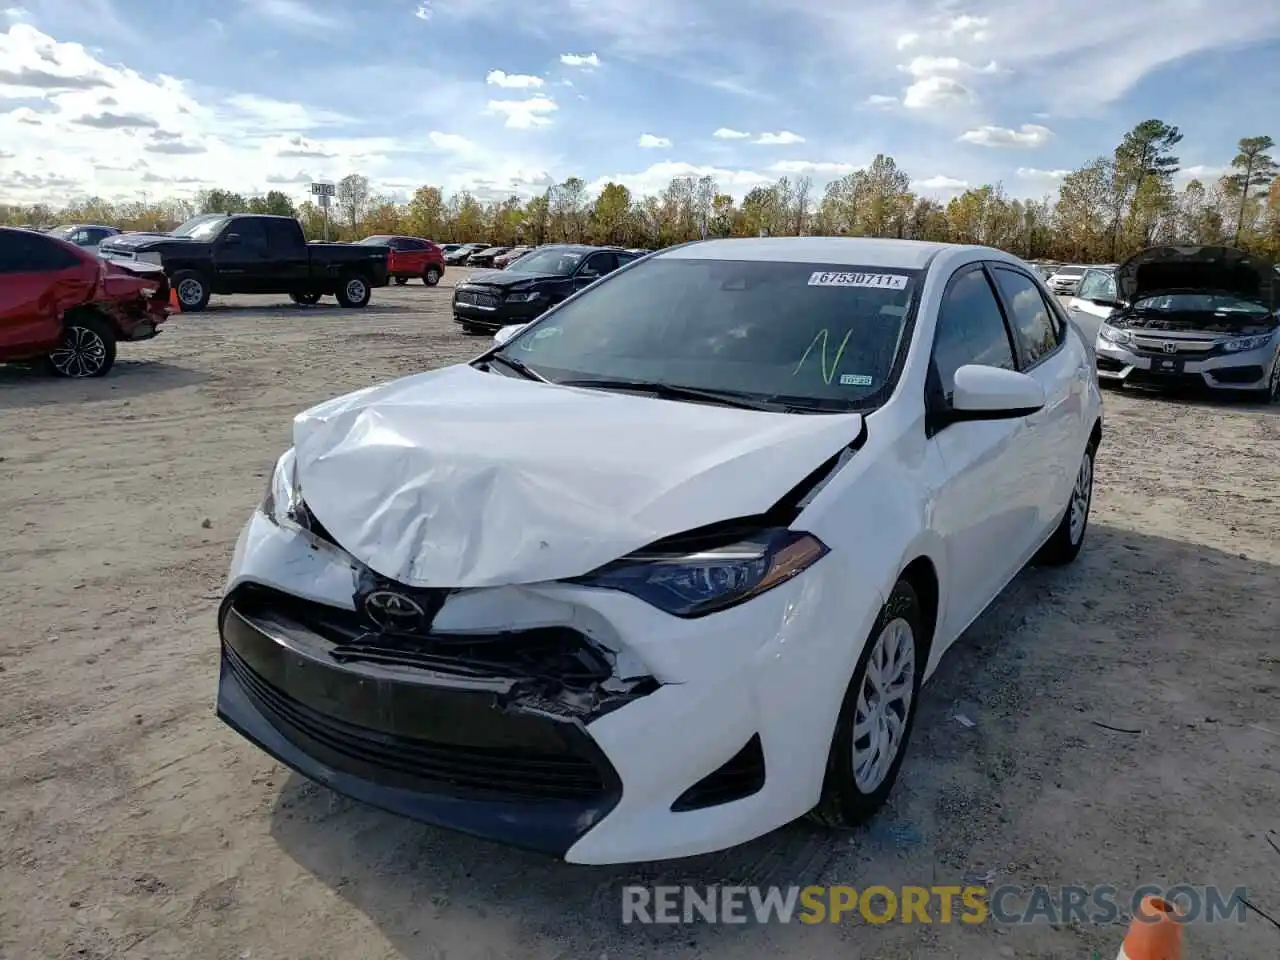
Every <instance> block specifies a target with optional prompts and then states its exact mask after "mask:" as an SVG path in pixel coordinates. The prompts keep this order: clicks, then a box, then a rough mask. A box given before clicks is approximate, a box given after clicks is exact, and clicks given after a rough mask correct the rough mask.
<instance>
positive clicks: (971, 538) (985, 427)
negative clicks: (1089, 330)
mask: <svg viewBox="0 0 1280 960" xmlns="http://www.w3.org/2000/svg"><path fill="white" fill-rule="evenodd" d="M966 364H983V365H987V366H993V367H1001V368H1003V369H1006V370H1016V369H1018V365H1019V364H1018V353H1017V347H1016V344H1015V341H1014V337H1013V331H1012V330H1011V328H1010V326H1009V324H1008V322H1007V320H1006V318H1005V314H1004V309H1003V307H1002V306H1001V303H1000V300H999V298H998V296H997V294H996V291H995V289H994V288H993V286H992V283H991V279H990V277H989V276H988V274H987V272H986V270H984V269H983V266H982V264H980V263H973V264H968V265H966V266H964V267H961V268H960V269H959V270H958V271H957V272H956V273H955V275H954V276H953V277H952V278H951V280H950V281H949V282H948V284H947V288H946V291H945V292H944V294H943V298H942V305H941V307H940V309H939V313H938V326H937V330H936V333H935V338H934V344H933V357H932V362H931V365H930V371H929V386H928V396H927V397H926V408H927V409H929V410H939V411H945V410H946V409H947V408H948V407H949V406H950V403H951V397H952V394H953V392H954V388H955V373H956V371H957V370H958V369H960V367H962V366H965V365H966ZM926 432H927V433H928V440H927V442H928V443H931V444H932V445H933V446H934V447H935V453H936V454H937V456H936V457H935V458H932V459H934V460H935V461H936V462H937V463H938V464H940V468H939V469H938V472H937V474H936V476H935V477H934V478H933V480H932V482H931V484H930V486H931V488H932V489H931V490H930V494H931V498H932V501H933V502H932V512H933V522H934V526H935V529H937V530H938V532H939V534H940V536H941V537H942V539H943V542H944V544H945V549H946V554H947V567H948V569H949V570H950V571H951V574H950V577H949V581H948V584H947V588H946V589H947V596H948V597H949V598H950V599H949V601H948V602H947V603H946V604H944V608H945V609H947V610H950V611H951V613H950V618H951V619H950V621H949V622H948V623H947V624H946V625H945V626H941V625H940V628H939V631H938V632H939V635H940V636H948V637H949V636H955V635H957V634H958V633H959V632H960V631H961V630H963V629H964V628H965V627H966V626H968V625H969V623H970V622H972V620H973V619H974V618H975V617H976V616H977V615H978V614H979V613H981V612H982V610H983V608H985V607H986V605H987V604H988V603H989V602H990V601H991V598H992V597H994V596H995V595H996V593H998V592H999V591H1000V590H1001V589H1002V588H1003V587H1004V585H1005V584H1006V583H1008V582H1009V580H1010V579H1011V578H1012V577H1013V575H1014V574H1015V573H1016V572H1017V571H1018V569H1019V568H1020V566H1021V559H1022V555H1023V554H1024V553H1025V551H1026V549H1027V547H1028V546H1029V544H1030V542H1031V540H1032V538H1033V537H1034V536H1035V533H1036V529H1037V527H1036V525H1037V523H1038V517H1039V498H1038V497H1036V496H1035V495H1034V493H1033V492H1032V491H1031V488H1030V487H1029V486H1028V484H1027V474H1028V473H1029V472H1030V471H1031V469H1032V458H1033V457H1034V452H1033V451H1032V449H1031V446H1030V444H1029V443H1028V432H1029V428H1028V425H1027V421H1026V418H1024V417H1014V418H1011V419H1000V420H973V421H962V422H956V423H946V422H945V420H943V421H942V425H940V426H933V425H931V426H929V427H928V429H927V431H926Z"/></svg>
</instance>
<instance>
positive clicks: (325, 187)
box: [311, 182, 335, 243]
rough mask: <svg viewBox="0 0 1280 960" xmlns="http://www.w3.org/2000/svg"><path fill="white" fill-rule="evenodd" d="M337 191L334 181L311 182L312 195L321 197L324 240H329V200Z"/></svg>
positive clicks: (326, 241)
mask: <svg viewBox="0 0 1280 960" xmlns="http://www.w3.org/2000/svg"><path fill="white" fill-rule="evenodd" d="M334 193H335V190H334V186H333V184H332V183H323V182H321V183H313V184H311V195H312V196H314V197H316V198H317V199H319V201H320V209H321V210H323V211H324V241H325V243H328V242H329V200H330V198H331V197H333V195H334Z"/></svg>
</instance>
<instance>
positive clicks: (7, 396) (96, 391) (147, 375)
mask: <svg viewBox="0 0 1280 960" xmlns="http://www.w3.org/2000/svg"><path fill="white" fill-rule="evenodd" d="M208 379H209V375H208V374H205V373H200V372H198V371H195V370H191V369H188V368H187V367H180V366H177V365H176V364H172V363H165V362H163V361H160V360H128V359H123V358H122V359H119V360H117V361H116V363H115V366H114V367H112V368H111V370H110V371H109V372H108V373H107V375H106V376H105V377H94V378H88V379H84V380H67V379H64V378H62V377H55V376H52V375H51V374H49V373H47V372H46V371H45V370H44V368H43V366H41V365H33V366H19V365H16V364H9V365H5V364H0V410H17V409H22V408H24V407H35V406H43V405H45V404H53V403H85V402H91V401H94V400H128V399H132V398H134V397H143V396H147V395H148V394H155V393H161V392H163V391H166V390H177V389H180V388H182V387H190V386H195V385H197V384H201V383H204V382H205V381H207V380H208Z"/></svg>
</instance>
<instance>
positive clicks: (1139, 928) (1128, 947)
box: [1116, 897, 1182, 960]
mask: <svg viewBox="0 0 1280 960" xmlns="http://www.w3.org/2000/svg"><path fill="white" fill-rule="evenodd" d="M1116 960H1182V919H1181V917H1180V916H1179V915H1178V910H1177V908H1176V907H1175V906H1174V905H1173V904H1172V903H1170V902H1169V901H1168V900H1161V899H1159V898H1158V897H1143V898H1142V904H1141V905H1140V906H1139V907H1138V909H1137V911H1136V912H1135V914H1134V916H1133V919H1132V920H1131V921H1129V932H1128V933H1127V934H1125V938H1124V943H1123V944H1121V945H1120V953H1119V955H1118V956H1117V957H1116Z"/></svg>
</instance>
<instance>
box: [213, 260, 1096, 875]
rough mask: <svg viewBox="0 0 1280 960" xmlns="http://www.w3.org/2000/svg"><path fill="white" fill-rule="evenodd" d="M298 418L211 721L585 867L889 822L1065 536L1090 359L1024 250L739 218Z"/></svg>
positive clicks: (265, 512)
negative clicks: (1007, 609)
mask: <svg viewBox="0 0 1280 960" xmlns="http://www.w3.org/2000/svg"><path fill="white" fill-rule="evenodd" d="M495 340H497V341H498V342H497V343H496V344H495V345H494V346H493V347H491V348H490V349H489V350H488V351H486V352H485V353H484V354H482V355H481V356H480V357H478V358H477V359H475V360H474V361H472V362H470V363H465V364H458V365H456V366H451V367H446V368H443V369H439V370H433V371H430V372H427V373H421V374H417V375H414V376H410V377H406V378H404V379H401V380H396V381H393V382H390V383H386V384H383V385H379V386H375V387H371V388H368V389H365V390H360V391H358V392H356V393H353V394H349V395H347V396H344V397H339V398H337V399H335V400H331V401H329V402H326V403H323V404H321V405H319V406H317V407H315V408H313V409H311V410H308V411H306V412H304V413H302V414H300V415H299V416H298V417H297V418H296V419H295V421H294V430H293V439H294V444H293V446H292V447H291V448H290V449H289V450H288V451H287V452H286V453H285V454H284V455H283V456H281V457H280V459H279V461H278V462H277V464H276V466H275V470H274V475H273V477H272V479H271V482H270V484H269V488H268V490H267V493H266V496H265V498H264V501H263V503H262V504H261V506H260V507H259V508H258V510H256V511H255V512H254V514H253V516H252V517H251V519H250V520H249V522H248V524H247V525H246V526H245V528H244V531H243V533H242V534H241V537H240V540H239V543H238V545H237V547H236V551H235V557H234V560H233V562H232V565H231V571H230V576H229V579H228V583H227V591H226V596H225V599H224V601H223V603H222V605H221V608H220V611H219V631H220V634H221V638H222V660H221V678H220V684H219V691H218V713H219V715H220V716H221V717H222V718H223V720H224V721H225V722H226V723H228V724H229V725H230V726H231V727H233V728H234V729H235V730H237V731H239V732H240V733H241V734H243V735H244V736H245V737H247V738H248V739H250V740H251V741H253V742H254V743H256V744H258V745H259V746H260V747H261V748H263V749H265V750H266V751H268V752H269V753H271V754H272V755H274V756H275V757H277V758H278V759H280V760H281V761H283V762H284V763H286V764H288V765H289V766H291V767H293V768H294V769H296V770H298V771H300V772H301V773H302V774H304V775H305V776H307V777H310V778H312V779H313V780H316V781H319V782H320V783H323V784H327V785H328V786H330V787H332V788H333V789H334V790H337V791H339V792H341V793H345V794H347V795H349V796H352V797H355V798H357V799H360V800H363V801H366V802H368V803H371V804H374V805H377V806H380V807H383V808H385V809H387V810H391V811H395V812H397V813H400V814H403V815H405V816H408V817H412V818H415V819H418V820H422V821H425V822H428V823H434V824H438V825H442V826H446V827H449V828H453V829H456V830H461V831H464V832H467V833H471V834H474V835H477V836H483V837H488V838H492V839H497V840H500V841H504V842H507V843H512V844H516V845H520V846H524V847H527V848H531V849H537V850H542V851H546V852H548V853H551V854H554V855H556V856H560V857H564V858H566V859H568V860H569V861H572V862H577V863H596V864H600V863H617V862H627V861H638V860H654V859H664V858H671V857H681V856H686V855H690V854H698V853H703V852H707V851H712V850H717V849H721V848H724V847H728V846H731V845H734V844H738V843H742V842H744V841H747V840H750V839H752V838H754V837H757V836H759V835H761V834H763V833H766V832H767V831H770V830H773V829H774V828H776V827H779V826H781V825H783V824H785V823H787V822H788V821H791V820H793V819H794V818H796V817H799V816H802V815H804V814H806V813H811V814H813V815H814V816H816V817H817V818H818V819H820V820H821V821H823V822H826V823H828V824H832V825H849V824H856V823H859V822H861V821H863V820H865V819H867V818H868V817H870V816H871V815H872V814H873V813H874V812H875V811H876V810H877V808H879V807H880V806H881V805H882V804H883V803H884V802H885V799H886V797H887V796H888V794H889V791H890V789H891V788H892V786H893V783H894V780H895V779H896V778H897V776H898V771H899V768H900V767H901V764H902V761H903V757H904V755H905V750H906V746H907V741H908V739H909V737H910V734H911V727H912V723H913V720H914V718H915V715H916V710H917V705H918V703H919V698H920V686H921V683H922V682H923V681H924V680H926V679H927V678H928V677H929V675H930V674H931V673H932V672H933V671H934V670H935V669H936V667H937V665H938V661H939V659H940V658H941V657H942V655H943V653H944V652H945V651H946V650H947V648H948V647H949V646H950V645H951V644H952V643H953V642H954V641H955V640H956V638H957V637H958V636H959V635H960V634H961V632H962V631H963V630H964V629H965V628H966V627H967V626H968V625H969V624H970V623H971V622H972V621H973V620H974V619H975V618H976V617H977V616H978V615H979V614H980V613H981V612H982V611H983V609H984V608H985V607H986V606H987V605H988V604H989V603H990V602H991V600H992V598H994V597H995V596H996V595H997V594H998V593H999V592H1000V591H1001V590H1002V589H1003V588H1004V586H1005V585H1006V584H1007V583H1008V582H1009V580H1010V579H1011V578H1012V577H1013V576H1014V575H1015V574H1017V573H1018V571H1019V570H1020V569H1021V568H1022V567H1023V566H1024V565H1025V564H1026V563H1028V562H1029V561H1031V560H1033V559H1037V560H1039V561H1042V562H1046V563H1050V564H1062V563H1066V562H1068V561H1070V560H1072V559H1073V558H1074V557H1075V556H1076V554H1077V553H1078V552H1079V550H1080V548H1081V544H1082V543H1083V540H1084V536H1085V528H1086V524H1087V521H1088V515H1089V507H1090V499H1091V493H1092V487H1093V463H1094V453H1095V451H1096V449H1097V447H1098V443H1099V441H1100V439H1101V430H1102V406H1101V395H1100V393H1099V390H1098V385H1097V379H1096V375H1095V372H1094V366H1093V359H1092V356H1091V354H1090V352H1089V350H1088V348H1087V346H1086V344H1084V343H1083V342H1082V341H1081V339H1080V335H1079V334H1078V333H1077V332H1076V330H1075V327H1074V326H1073V325H1072V324H1070V323H1068V322H1067V318H1066V316H1065V314H1064V312H1063V310H1062V308H1061V307H1060V306H1059V305H1058V304H1057V303H1056V302H1055V300H1054V298H1053V297H1052V296H1051V295H1050V294H1049V293H1048V291H1047V290H1046V289H1045V286H1044V284H1043V282H1042V281H1041V280H1039V279H1038V278H1037V277H1036V275H1035V273H1033V272H1032V270H1031V269H1030V268H1029V267H1028V266H1027V265H1026V264H1024V263H1022V262H1021V261H1019V260H1017V259H1015V258H1013V257H1011V256H1009V255H1008V254H1005V253H1002V252H1000V251H998V250H993V249H988V248H984V247H972V246H950V245H942V244H927V243H916V242H910V241H896V240H872V239H853V238H794V239H793V238H780V239H743V240H711V241H704V242H700V243H693V244H688V245H685V246H680V247H674V248H670V249H667V250H663V251H661V252H659V253H657V254H654V255H652V256H650V257H648V258H645V259H643V260H640V261H637V262H636V263H634V264H632V265H629V266H626V267H624V268H622V269H620V270H618V271H616V272H615V273H613V274H611V275H610V276H608V277H606V278H604V279H602V280H600V281H598V282H597V283H595V284H592V285H591V286H589V287H588V288H586V289H584V290H583V291H581V292H580V293H578V294H576V295H575V296H573V297H571V298H569V299H568V300H566V301H564V302H563V303H562V304H560V305H558V306H556V307H555V308H553V309H552V310H550V311H549V312H547V313H546V314H544V315H543V316H542V317H540V318H539V319H537V320H536V321H534V322H533V323H531V324H529V325H527V326H525V327H522V328H519V329H515V330H513V329H511V328H508V329H506V330H504V331H502V332H501V333H500V334H499V336H498V337H496V338H495Z"/></svg>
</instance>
